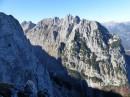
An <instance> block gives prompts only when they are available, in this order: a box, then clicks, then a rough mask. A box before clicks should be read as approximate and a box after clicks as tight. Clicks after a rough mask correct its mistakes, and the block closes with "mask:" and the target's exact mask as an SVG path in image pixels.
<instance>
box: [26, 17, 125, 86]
mask: <svg viewBox="0 0 130 97" xmlns="http://www.w3.org/2000/svg"><path fill="white" fill-rule="evenodd" d="M26 36H27V38H28V39H29V40H30V41H31V43H32V44H33V45H39V46H41V47H42V49H43V50H45V51H46V52H47V53H48V54H49V55H51V56H53V57H55V58H56V59H60V60H61V63H62V65H63V66H64V67H65V68H66V69H67V71H68V74H69V75H71V76H73V77H75V78H78V79H85V80H86V82H87V83H88V85H89V86H92V87H100V86H101V87H103V86H109V85H112V86H121V85H125V84H127V71H126V68H125V67H126V65H127V64H126V62H125V59H124V50H123V47H122V46H121V40H120V38H119V37H117V36H115V35H111V34H109V32H108V31H107V29H106V28H104V27H103V26H102V25H101V24H100V23H98V22H95V21H88V20H85V19H80V18H79V17H78V16H76V17H73V16H71V15H68V16H66V17H65V18H62V19H59V18H58V17H55V18H53V19H52V18H48V19H43V20H41V21H40V22H39V23H38V24H36V26H35V27H34V28H32V29H30V30H29V31H28V32H27V33H26ZM38 56H40V55H38ZM54 65H55V64H53V66H54ZM50 67H51V66H50Z"/></svg>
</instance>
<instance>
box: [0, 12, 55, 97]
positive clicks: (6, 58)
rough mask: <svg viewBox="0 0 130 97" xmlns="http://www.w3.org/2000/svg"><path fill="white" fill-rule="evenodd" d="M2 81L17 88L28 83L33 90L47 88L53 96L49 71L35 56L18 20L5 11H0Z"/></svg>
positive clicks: (0, 77)
mask: <svg viewBox="0 0 130 97" xmlns="http://www.w3.org/2000/svg"><path fill="white" fill-rule="evenodd" d="M0 83H8V84H13V85H14V86H15V87H16V88H17V89H21V88H22V87H24V86H25V85H26V84H28V85H30V86H31V87H33V89H32V92H34V91H35V92H37V91H43V90H45V89H46V90H48V93H49V95H50V97H52V96H53V95H52V86H51V82H50V78H49V74H48V71H47V70H46V68H45V67H44V65H43V64H41V63H40V62H39V60H38V59H37V58H36V57H35V55H34V53H33V50H32V46H31V45H30V42H29V41H28V40H27V39H26V37H25V36H24V33H23V30H22V28H21V26H20V24H19V23H18V21H17V20H16V19H15V18H14V17H13V16H11V15H5V14H4V13H0Z"/></svg>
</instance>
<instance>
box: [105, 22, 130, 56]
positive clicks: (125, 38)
mask: <svg viewBox="0 0 130 97" xmlns="http://www.w3.org/2000/svg"><path fill="white" fill-rule="evenodd" d="M103 25H104V26H105V27H106V28H107V29H108V30H109V32H110V33H112V34H117V35H119V36H120V38H121V41H122V45H123V46H124V48H125V50H126V53H129V54H130V22H121V23H116V22H108V23H103Z"/></svg>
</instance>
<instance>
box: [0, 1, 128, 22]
mask: <svg viewBox="0 0 130 97" xmlns="http://www.w3.org/2000/svg"><path fill="white" fill-rule="evenodd" d="M0 11H1V12H4V13H6V14H11V15H13V16H14V17H16V18H17V19H18V20H19V21H20V22H22V21H24V20H27V21H29V20H31V21H33V22H35V23H36V22H38V21H40V20H41V19H43V18H48V17H55V16H58V17H64V16H66V15H67V14H72V15H74V16H75V15H78V16H80V17H81V18H86V19H88V20H96V21H99V22H108V21H117V22H121V21H130V0H0Z"/></svg>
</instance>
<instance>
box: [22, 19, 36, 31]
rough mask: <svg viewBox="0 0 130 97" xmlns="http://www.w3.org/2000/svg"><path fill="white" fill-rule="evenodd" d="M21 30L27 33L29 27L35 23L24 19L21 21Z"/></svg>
mask: <svg viewBox="0 0 130 97" xmlns="http://www.w3.org/2000/svg"><path fill="white" fill-rule="evenodd" d="M21 26H22V28H23V31H24V32H25V33H27V32H28V31H29V30H30V29H32V28H33V27H35V26H36V24H34V23H32V22H31V21H24V22H22V23H21Z"/></svg>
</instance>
